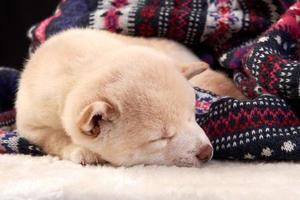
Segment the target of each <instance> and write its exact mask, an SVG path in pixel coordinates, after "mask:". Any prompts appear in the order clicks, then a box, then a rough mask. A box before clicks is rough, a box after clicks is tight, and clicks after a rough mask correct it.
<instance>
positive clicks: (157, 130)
mask: <svg viewBox="0 0 300 200" xmlns="http://www.w3.org/2000/svg"><path fill="white" fill-rule="evenodd" d="M189 63H198V64H196V67H194V68H191V69H187V68H186V67H184V66H188V64H189ZM202 65H203V63H202V62H200V61H199V59H198V58H197V57H196V56H195V55H193V54H192V53H191V52H190V51H189V50H188V49H186V48H185V47H183V46H182V45H180V44H178V43H176V42H172V41H169V40H163V39H142V38H133V37H128V36H121V35H117V34H114V33H109V32H106V31H99V30H89V29H71V30H67V31H65V32H62V33H59V34H57V35H55V36H52V37H51V38H50V39H49V40H48V41H46V42H45V43H44V44H43V45H41V46H40V47H39V48H38V49H37V50H36V52H35V53H34V54H33V55H31V57H30V59H29V60H28V62H27V64H26V65H25V68H24V71H23V73H22V76H21V79H20V82H19V89H18V93H17V100H16V110H17V130H18V132H19V133H20V135H21V136H23V137H25V138H27V139H28V140H29V141H30V142H32V143H34V144H37V145H39V146H41V147H42V148H43V150H44V151H45V152H46V153H48V154H51V155H54V156H58V157H59V158H61V159H68V160H71V161H73V162H76V163H81V164H98V163H104V162H109V163H111V164H112V165H115V166H121V165H122V166H132V165H136V164H159V165H177V166H196V167H197V166H200V164H201V163H202V162H204V161H207V160H209V159H211V157H212V146H211V144H210V142H209V140H208V138H207V136H206V135H205V133H204V131H203V130H202V129H201V127H199V126H198V124H197V123H196V121H195V115H194V95H195V94H194V90H193V88H192V87H191V85H190V83H189V82H188V81H187V79H186V78H185V77H184V76H182V73H183V74H184V75H186V76H187V77H191V76H193V75H195V74H197V73H198V72H201V71H202V68H201V66H202ZM197 66H198V67H197ZM199 66H200V67H199ZM181 72H182V73H181Z"/></svg>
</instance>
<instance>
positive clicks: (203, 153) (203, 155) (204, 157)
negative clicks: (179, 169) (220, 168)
mask: <svg viewBox="0 0 300 200" xmlns="http://www.w3.org/2000/svg"><path fill="white" fill-rule="evenodd" d="M212 155H213V148H212V146H211V145H209V144H204V145H202V146H201V147H200V149H199V152H198V154H197V155H196V157H197V158H198V159H199V160H200V161H203V162H205V161H208V160H210V159H211V158H212Z"/></svg>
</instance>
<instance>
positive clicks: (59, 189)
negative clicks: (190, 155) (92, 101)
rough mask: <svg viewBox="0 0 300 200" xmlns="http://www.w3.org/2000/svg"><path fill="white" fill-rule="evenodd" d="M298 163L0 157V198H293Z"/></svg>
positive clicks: (298, 193) (295, 196)
mask: <svg viewBox="0 0 300 200" xmlns="http://www.w3.org/2000/svg"><path fill="white" fill-rule="evenodd" d="M299 180H300V164H296V163H268V164H263V163H239V162H220V161H218V162H217V161H211V162H209V163H208V164H206V165H203V166H202V167H201V169H197V168H178V167H164V166H160V167H158V166H147V167H143V166H136V167H132V168H123V167H120V168H113V167H110V166H103V167H102V166H97V167H94V166H86V167H82V166H80V165H76V164H73V163H71V162H69V161H59V160H58V159H57V158H53V157H50V156H46V157H41V158H39V157H30V156H24V155H0V187H1V193H0V199H1V200H19V199H20V200H21V199H22V200H27V199H28V200H29V199H30V200H46V199H49V200H69V199H70V200H82V199H88V200H94V199H95V200H96V199H105V200H118V199H120V200H129V199H130V200H154V199H159V200H170V199H172V200H186V199H188V200H223V199H230V200H241V199H242V200H264V199H271V200H282V199H284V200H295V199H299V197H300V190H299V185H300V181H299Z"/></svg>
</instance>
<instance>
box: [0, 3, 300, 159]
mask: <svg viewBox="0 0 300 200" xmlns="http://www.w3.org/2000/svg"><path fill="white" fill-rule="evenodd" d="M72 27H86V28H94V29H105V30H109V31H113V32H118V33H120V34H129V35H134V36H145V37H152V36H158V37H167V38H171V39H174V40H177V41H179V42H182V43H184V44H186V45H188V46H190V47H191V48H192V49H194V50H195V52H196V53H198V54H199V56H200V57H201V58H203V59H204V60H207V61H208V62H210V63H211V64H212V66H214V67H215V66H218V65H219V66H220V67H223V68H225V69H227V70H228V72H229V74H231V75H232V77H233V80H234V81H235V83H236V85H237V87H238V88H240V89H241V91H242V92H243V93H244V94H245V95H246V96H248V97H249V98H250V99H251V100H249V101H238V100H236V99H232V98H229V97H220V96H217V95H215V94H212V93H210V92H209V91H204V90H201V89H200V88H195V96H196V101H195V102H196V103H195V105H196V111H195V115H196V119H197V122H198V123H199V125H200V126H201V127H203V129H204V130H205V131H206V133H207V135H208V136H209V138H210V139H211V141H212V144H213V146H214V150H215V154H214V158H216V159H240V160H244V159H247V160H299V159H300V153H299V152H300V146H299V145H300V144H299V143H300V136H299V133H300V120H299V107H298V105H299V96H300V95H299V94H300V88H299V78H300V62H299V58H300V55H299V52H300V51H299V48H300V45H299V39H300V2H296V1H280V0H277V1H276V0H270V1H258V0H253V1H250V0H249V1H237V0H236V1H235V0H232V1H228V0H211V1H192V0H174V1H169V0H164V1H156V0H139V1H138V0H98V1H97V0H63V1H62V2H61V3H60V5H59V6H58V8H57V10H56V12H55V13H54V14H53V16H50V17H49V18H47V19H45V20H44V21H42V22H41V23H39V24H37V25H36V26H34V27H32V28H31V30H30V31H29V35H30V37H31V39H32V46H31V47H32V48H31V50H32V51H34V50H35V49H36V48H37V47H38V46H39V45H40V44H42V43H43V42H44V41H45V40H46V39H47V38H49V37H51V35H53V34H56V33H58V32H60V31H63V30H65V29H68V28H72ZM100 53H101V52H100ZM207 53H209V54H207ZM2 72H3V77H4V78H8V79H9V80H15V82H16V79H14V78H15V77H16V75H15V74H14V73H16V72H14V73H11V72H7V71H5V70H2ZM7 74H10V75H11V76H13V78H11V77H10V75H7ZM3 83H4V86H3V87H1V89H2V88H7V87H10V86H7V84H6V82H5V81H4V82H3ZM9 92H10V94H11V93H12V94H13V93H14V92H15V89H12V90H9ZM3 99H6V100H7V99H8V101H7V102H6V104H7V105H11V104H12V102H13V98H12V99H11V98H3ZM3 101H4V100H3ZM33 106H34V105H33ZM10 109H12V108H11V107H9V106H8V107H7V109H6V110H5V111H6V112H4V113H3V116H5V117H3V118H2V119H3V121H5V123H3V124H9V123H8V122H7V121H6V120H9V122H10V123H11V124H13V121H14V120H13V118H14V115H13V114H14V111H12V110H11V111H8V110H10ZM7 115H9V117H7ZM6 129H7V128H6ZM8 129H9V128H8ZM8 131H9V130H8ZM0 138H1V140H0V141H1V142H2V145H1V146H2V152H11V153H13V152H23V153H24V152H25V153H30V154H31V153H32V154H40V153H41V152H40V151H39V148H38V147H35V146H33V145H31V144H30V143H28V141H26V140H25V139H24V138H20V137H19V136H18V134H17V133H16V132H15V131H12V132H5V131H4V130H3V131H2V133H1V136H0Z"/></svg>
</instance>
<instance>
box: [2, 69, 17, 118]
mask: <svg viewBox="0 0 300 200" xmlns="http://www.w3.org/2000/svg"><path fill="white" fill-rule="evenodd" d="M19 76H20V72H18V71H17V70H15V69H12V68H7V67H0V112H3V111H7V110H10V109H12V108H13V107H14V102H15V97H16V95H15V94H16V91H17V85H18V79H19Z"/></svg>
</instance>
